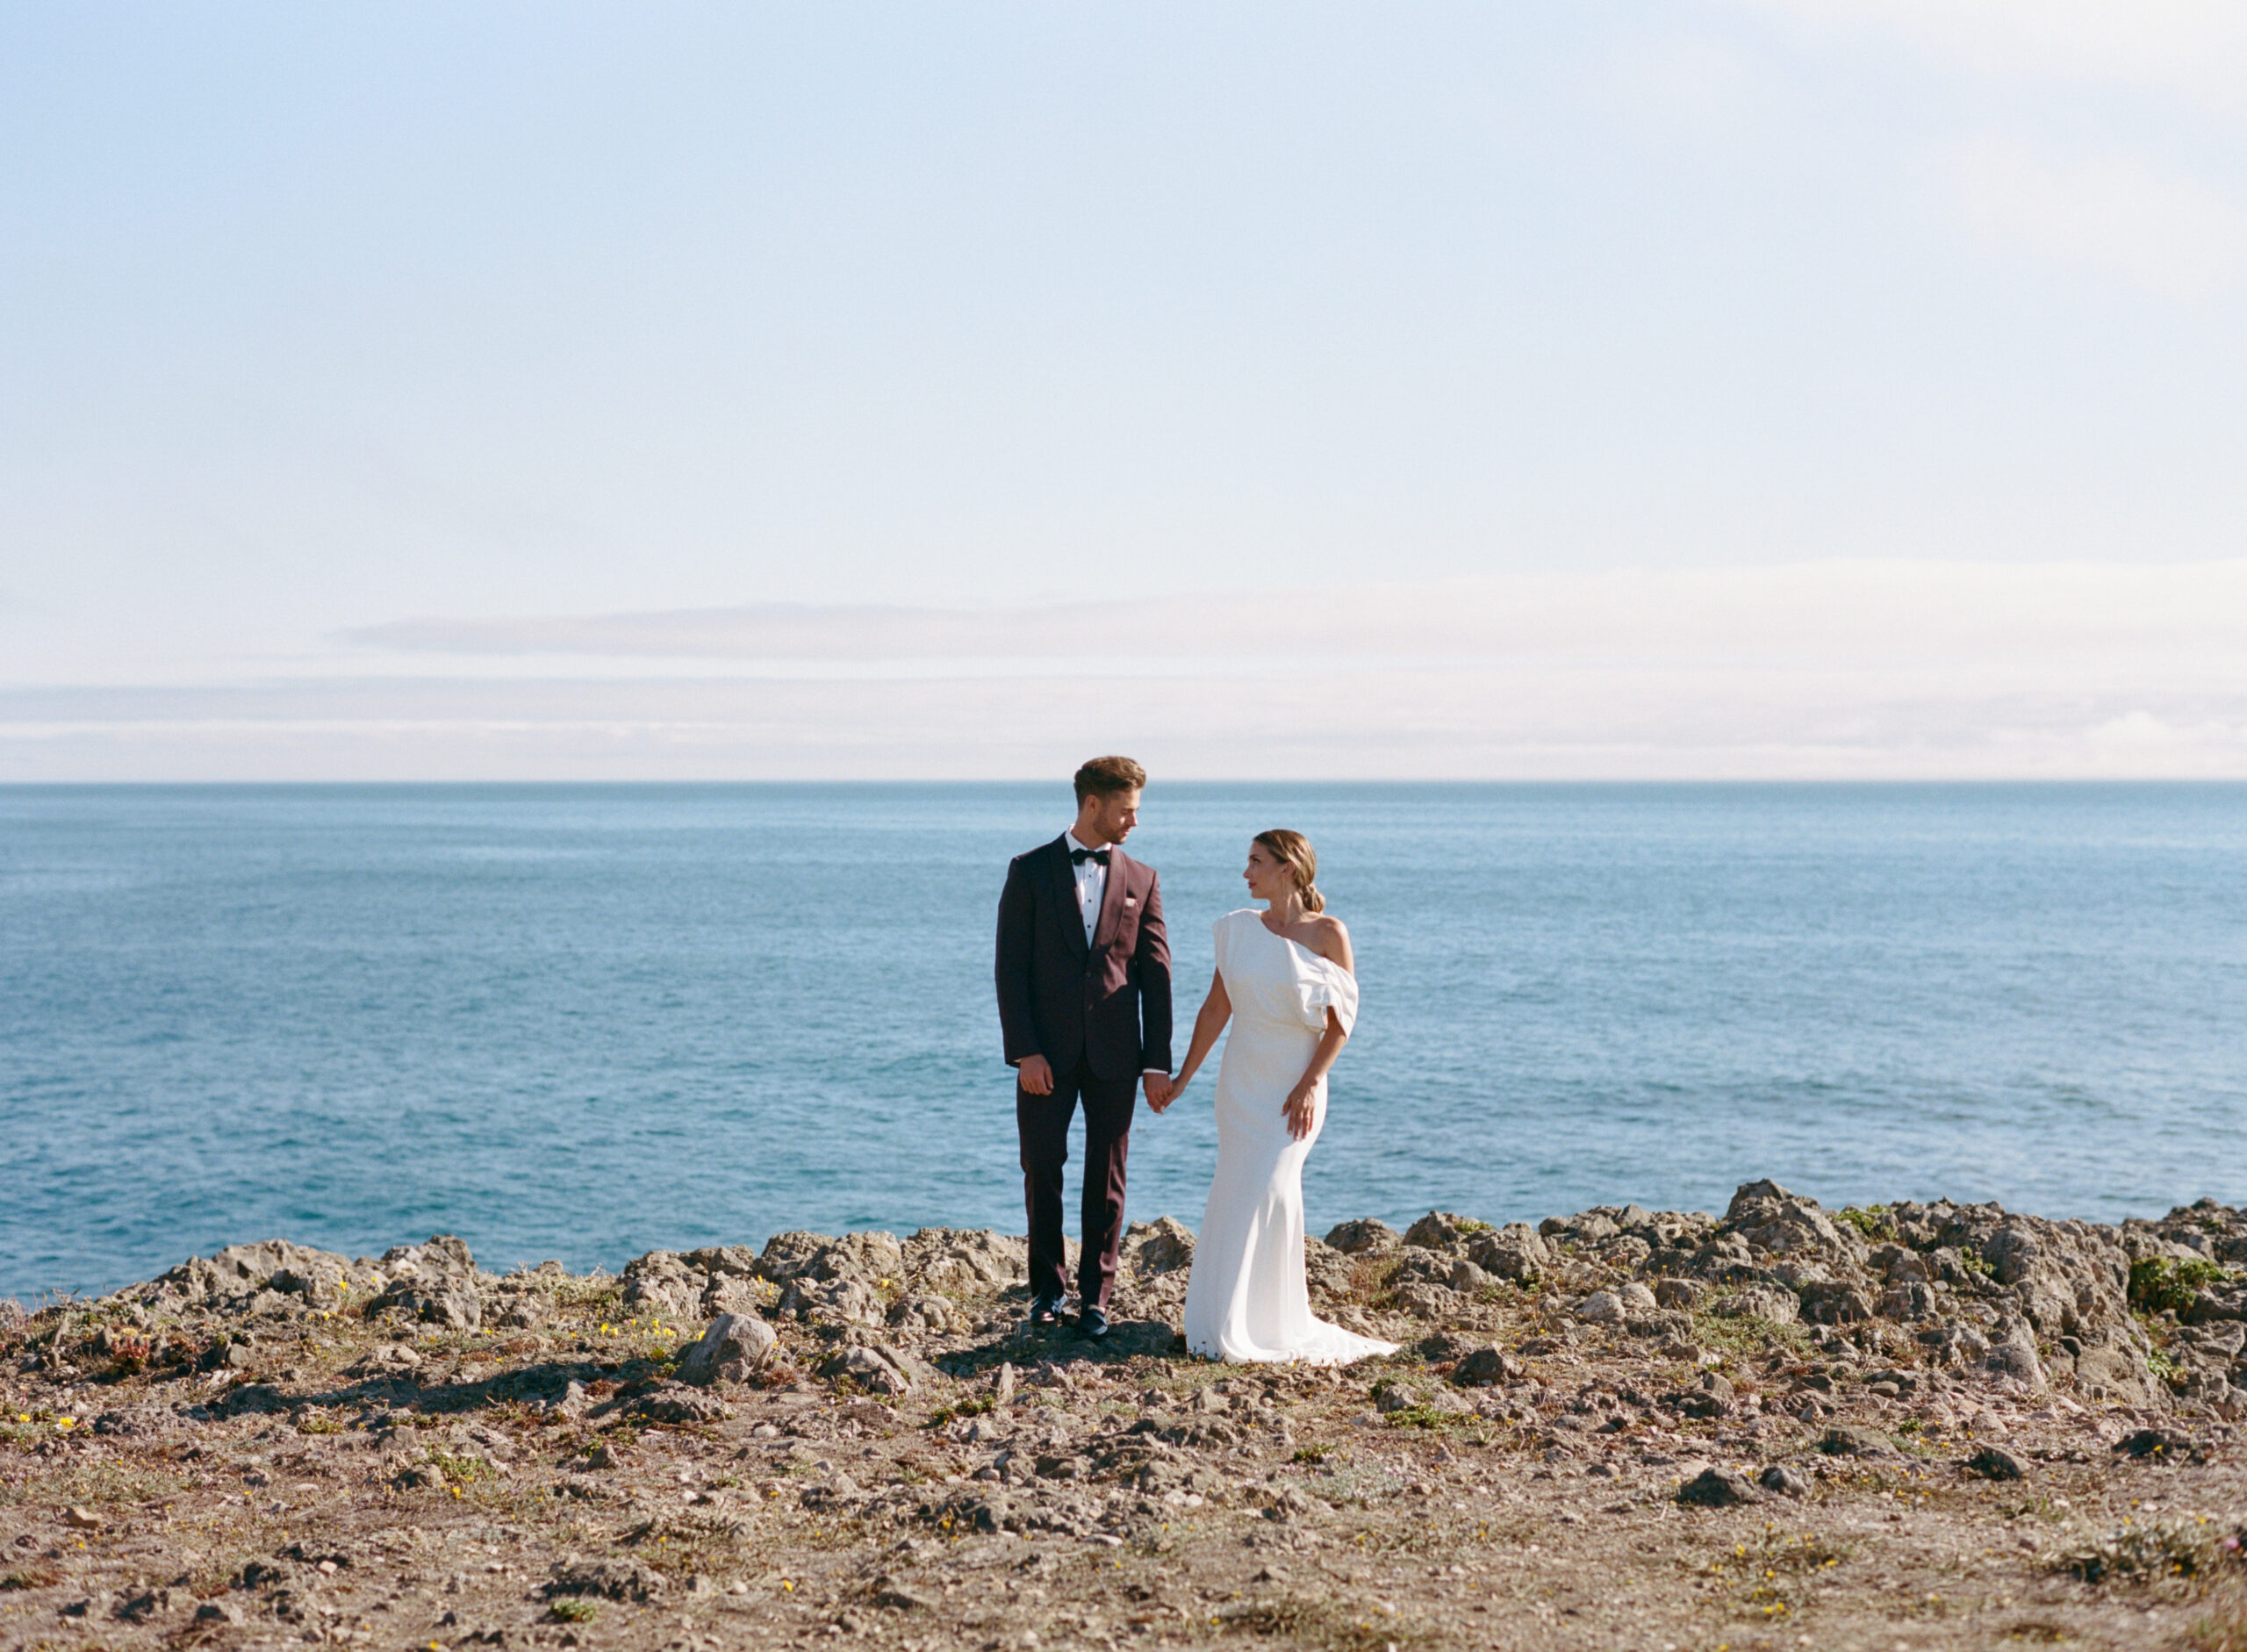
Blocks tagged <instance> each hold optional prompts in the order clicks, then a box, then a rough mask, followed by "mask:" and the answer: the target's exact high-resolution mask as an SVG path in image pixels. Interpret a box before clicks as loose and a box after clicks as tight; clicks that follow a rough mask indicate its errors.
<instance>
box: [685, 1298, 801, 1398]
mask: <svg viewBox="0 0 2247 1652" xmlns="http://www.w3.org/2000/svg"><path fill="white" fill-rule="evenodd" d="M779 1341H780V1339H779V1333H777V1332H775V1331H774V1330H773V1329H772V1326H771V1325H766V1324H765V1321H764V1320H762V1319H760V1318H757V1316H756V1315H754V1314H748V1313H721V1314H720V1315H719V1316H718V1317H717V1318H714V1319H713V1320H712V1321H710V1324H709V1326H708V1328H707V1330H705V1331H704V1332H702V1335H701V1337H700V1339H699V1340H697V1341H696V1342H695V1344H694V1346H693V1347H691V1348H689V1349H688V1350H687V1351H686V1358H684V1359H682V1360H681V1361H679V1362H678V1380H679V1381H680V1382H682V1383H693V1384H695V1385H696V1386H698V1387H700V1386H706V1385H707V1384H709V1383H739V1382H743V1381H746V1380H747V1378H748V1376H749V1374H750V1372H752V1371H754V1370H755V1369H757V1367H758V1366H760V1365H762V1364H764V1363H765V1361H766V1359H768V1358H769V1357H771V1355H772V1350H773V1349H774V1348H775V1347H778V1346H779Z"/></svg>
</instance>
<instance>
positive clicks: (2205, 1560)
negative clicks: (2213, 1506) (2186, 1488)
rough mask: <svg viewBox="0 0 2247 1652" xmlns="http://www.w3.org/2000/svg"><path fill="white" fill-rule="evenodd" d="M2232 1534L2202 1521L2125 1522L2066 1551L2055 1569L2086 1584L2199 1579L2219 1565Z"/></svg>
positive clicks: (2180, 1517) (2184, 1518)
mask: <svg viewBox="0 0 2247 1652" xmlns="http://www.w3.org/2000/svg"><path fill="white" fill-rule="evenodd" d="M2231 1535H2232V1533H2228V1532H2226V1531H2225V1530H2224V1529H2223V1528H2222V1527H2220V1526H2215V1525H2214V1524H2212V1523H2211V1522H2210V1521H2209V1520H2208V1518H2207V1517H2206V1516H2201V1517H2200V1518H2198V1519H2193V1518H2192V1517H2189V1516H2182V1515H2180V1516H2179V1517H2178V1518H2176V1519H2165V1520H2146V1521H2136V1520H2125V1521H2123V1522H2122V1524H2121V1525H2120V1526H2116V1527H2115V1528H2114V1530H2113V1531H2111V1532H2108V1533H2107V1534H2106V1535H2105V1536H2103V1537H2097V1538H2093V1539H2092V1540H2090V1541H2087V1542H2084V1543H2080V1544H2078V1545H2077V1546H2076V1547H2075V1548H2071V1549H2069V1550H2067V1551H2066V1552H2065V1553H2064V1554H2063V1555H2061V1556H2060V1557H2059V1560H2058V1562H2057V1566H2058V1569H2060V1570H2062V1571H2064V1572H2068V1573H2070V1574H2071V1575H2072V1576H2074V1577H2079V1578H2081V1579H2082V1580H2083V1581H2084V1582H2085V1583H2087V1584H2097V1583H2106V1582H2107V1581H2109V1580H2112V1579H2122V1578H2127V1579H2133V1580H2137V1581H2152V1580H2156V1579H2159V1578H2164V1577H2202V1576H2205V1575H2206V1574H2207V1573H2208V1572H2210V1571H2212V1570H2214V1569H2215V1567H2217V1566H2218V1565H2219V1564H2221V1563H2222V1560H2223V1558H2224V1556H2225V1555H2226V1554H2227V1553H2228V1552H2229V1551H2228V1550H2227V1549H2226V1548H2225V1547H2224V1543H2223V1540H2224V1539H2225V1538H2226V1537H2227V1536H2231Z"/></svg>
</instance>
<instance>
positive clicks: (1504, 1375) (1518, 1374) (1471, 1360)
mask: <svg viewBox="0 0 2247 1652" xmlns="http://www.w3.org/2000/svg"><path fill="white" fill-rule="evenodd" d="M1526 1374H1527V1373H1526V1368H1525V1367H1524V1366H1523V1365H1522V1363H1521V1361H1518V1360H1517V1359H1515V1358H1513V1357H1512V1356H1511V1354H1507V1353H1505V1352H1504V1350H1503V1349H1500V1348H1496V1347H1489V1348H1477V1349H1475V1352H1473V1353H1472V1354H1468V1356H1467V1357H1466V1358H1465V1359H1463V1360H1461V1361H1459V1363H1458V1364H1457V1365H1455V1366H1454V1367H1453V1368H1452V1372H1451V1380H1452V1381H1453V1382H1454V1383H1457V1384H1458V1385H1459V1386H1460V1387H1461V1388H1494V1387H1496V1386H1497V1385H1498V1384H1499V1383H1518V1382H1519V1381H1520V1380H1521V1379H1522V1377H1523V1376H1524V1375H1526Z"/></svg>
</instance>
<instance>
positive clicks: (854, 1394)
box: [0, 1182, 2247, 1652]
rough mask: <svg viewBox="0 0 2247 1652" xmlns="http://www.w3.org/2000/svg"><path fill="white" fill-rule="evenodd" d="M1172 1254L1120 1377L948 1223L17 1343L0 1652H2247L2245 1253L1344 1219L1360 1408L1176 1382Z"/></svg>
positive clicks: (1986, 1230)
mask: <svg viewBox="0 0 2247 1652" xmlns="http://www.w3.org/2000/svg"><path fill="white" fill-rule="evenodd" d="M1192 1251H1193V1239H1192V1237H1191V1235H1190V1234H1189V1233H1188V1232H1187V1231H1186V1230H1185V1229H1184V1228H1182V1227H1181V1226H1180V1225H1178V1224H1176V1223H1174V1222H1172V1221H1168V1220H1165V1221H1162V1222H1158V1223H1154V1224H1151V1225H1143V1226H1141V1227H1138V1228H1135V1229H1134V1230H1133V1231H1132V1234H1131V1241H1130V1245H1129V1248H1128V1253H1127V1258H1126V1271H1125V1278H1124V1281H1123V1288H1122V1291H1121V1296H1120V1299H1119V1301H1118V1303H1117V1304H1116V1307H1117V1310H1118V1318H1119V1319H1120V1321H1121V1323H1120V1324H1119V1326H1118V1328H1117V1331H1116V1335H1115V1336H1114V1337H1113V1338H1111V1339H1110V1340H1109V1341H1107V1342H1106V1343H1104V1344H1102V1345H1099V1346H1098V1347H1095V1346H1094V1345H1092V1344H1089V1343H1087V1342H1085V1341H1083V1340H1080V1339H1078V1338H1076V1337H1075V1336H1074V1335H1073V1334H1072V1333H1070V1332H1066V1331H1064V1332H1045V1333H1037V1332H1030V1331H1029V1330H1027V1329H1026V1328H1025V1327H1023V1325H1022V1324H1021V1323H1020V1318H1019V1316H1020V1314H1021V1312H1022V1310H1023V1300H1024V1294H1023V1289H1022V1286H1021V1279H1022V1274H1023V1246H1022V1242H1021V1241H1020V1240H1019V1239H1007V1238H1003V1237H1001V1236H998V1235H995V1234H992V1233H987V1232H951V1231H945V1230H929V1231H924V1232H919V1233H915V1235H913V1236H912V1237H911V1238H910V1239H905V1240H902V1241H900V1240H898V1239H895V1238H894V1237H892V1236H891V1235H888V1234H886V1233H856V1234H851V1235H850V1236H848V1237H846V1238H844V1239H830V1238H827V1237H823V1236H822V1235H818V1234H808V1233H787V1234H782V1235H780V1236H779V1237H778V1238H776V1239H773V1240H772V1242H771V1243H770V1244H768V1245H767V1246H765V1248H764V1250H763V1251H762V1253H754V1252H751V1251H750V1250H747V1249H745V1248H740V1247H734V1246H725V1247H719V1248H714V1249H709V1250H703V1251H695V1252H691V1253H686V1254H684V1255H679V1254H673V1253H669V1252H657V1253H652V1254H650V1255H648V1256H643V1257H642V1258H640V1259H639V1260H638V1261H635V1262H633V1263H632V1264H631V1265H630V1266H629V1267H628V1268H626V1269H625V1271H624V1273H623V1274H622V1275H619V1276H610V1275H592V1276H591V1277H585V1276H572V1275H569V1274H568V1273H566V1272H565V1271H564V1270H563V1269H562V1268H560V1267H559V1266H558V1265H556V1264H553V1263H549V1264H547V1265H545V1266H543V1267H542V1268H535V1269H532V1270H528V1271H525V1272H520V1273H515V1274H511V1275H506V1276H504V1277H495V1276H493V1275H489V1274H486V1273H483V1272H480V1271H478V1270H477V1268H476V1267H475V1264H474V1262H473V1261H472V1259H471V1258H470V1255H469V1253H468V1251H467V1248H466V1247H465V1246H463V1245H461V1244H460V1242H459V1241H458V1240H456V1239H446V1238H439V1239H431V1240H430V1241H428V1242H427V1244H424V1245H420V1246H405V1247H401V1248H399V1249H397V1250H393V1251H391V1252H390V1253H388V1254H387V1255H384V1256H383V1257H381V1258H379V1259H376V1258H366V1257H362V1258H358V1259H348V1258H345V1257H341V1256H336V1255H331V1254H327V1253H322V1252H318V1251H312V1250H307V1249H304V1248H301V1247H298V1246H292V1245H289V1244H286V1243H284V1242H281V1241H277V1240H276V1241H269V1242H267V1243H263V1244H259V1245H250V1246H235V1247H233V1248H232V1249H229V1250H227V1251H225V1252H222V1253H220V1254H219V1255H218V1256H216V1257H213V1258H211V1259H208V1260H201V1259H198V1260H196V1261H190V1262H188V1263H186V1264H184V1265H183V1266H182V1267H180V1268H175V1269H174V1270H173V1271H172V1272H171V1273H169V1274H167V1275H165V1276H164V1277H163V1278H162V1279H159V1280H156V1281H154V1282H150V1283H148V1284H145V1285H139V1286H135V1287H133V1288H131V1289H126V1290H122V1291H119V1292H118V1293H116V1294H115V1295H113V1296H107V1297H104V1298H102V1299H100V1300H98V1301H83V1300H81V1301H71V1302H62V1303H55V1304H48V1305H47V1306H45V1307H44V1308H42V1309H41V1310H40V1311H38V1312H36V1313H33V1314H30V1315H28V1316H22V1315H18V1314H14V1313H11V1312H10V1311H9V1310H8V1308H7V1307H6V1306H5V1305H0V1360H4V1365H0V1368H4V1369H5V1370H7V1371H8V1372H9V1373H11V1375H9V1376H8V1377H6V1379H5V1380H4V1387H0V1394H4V1400H5V1410H4V1419H0V1435H4V1449H0V1574H4V1575H0V1646H4V1647H17V1648H30V1647H39V1646H59V1647H68V1648H92V1647H118V1648H123V1647H128V1646H138V1645H150V1644H153V1643H157V1642H162V1643H163V1644H165V1645H167V1646H169V1647H174V1648H188V1647H209V1648H214V1649H216V1652H230V1649H231V1648H237V1647H246V1646H258V1645H269V1644H279V1643H284V1642H286V1643H297V1642H305V1641H310V1642H321V1641H332V1642H336V1643H339V1644H352V1645H359V1644H365V1645H373V1646H379V1647H384V1648H395V1649H396V1652H408V1649H414V1648H435V1649H436V1652H449V1649H450V1648H463V1647H476V1646H489V1647H523V1646H549V1647H556V1648H560V1647H588V1648H593V1647H610V1646H614V1647H616V1648H641V1647H646V1648H658V1647H660V1648H688V1649H693V1652H700V1649H701V1648H719V1647H722V1646H729V1645H736V1644H743V1645H757V1646H763V1645H767V1644H775V1643H792V1644H811V1645H819V1646H829V1645H832V1646H846V1645H847V1646H855V1645H860V1644H879V1645H882V1646H894V1647H895V1648H900V1649H901V1652H917V1649H918V1648H952V1647H962V1648H1032V1647H1036V1648H1056V1647H1064V1646H1070V1647H1094V1646H1116V1645H1137V1644H1142V1643H1146V1644H1165V1645H1197V1646H1198V1645H1217V1644H1221V1643H1242V1644H1247V1643H1253V1642H1258V1641H1268V1642H1271V1643H1273V1644H1276V1645H1286V1646H1308V1647H1347V1648H1369V1649H1373V1652H1387V1649H1390V1648H1393V1649H1394V1652H1406V1649H1407V1648H1439V1647H1450V1646H1460V1647H1468V1646H1473V1647H1485V1646H1497V1647H1514V1646H1519V1647H1537V1648H1546V1647H1552V1648H1577V1647H1582V1648H1602V1649H1603V1652H1608V1649H1612V1648H1648V1649H1652V1652H1670V1649H1672V1648H1676V1649H1678V1652H1683V1648H1696V1649H1700V1648H1722V1649H1727V1652H1728V1649H1730V1648H1742V1649H1745V1648H1794V1647H1819V1648H1838V1647H1865V1648H1879V1652H1890V1649H1891V1648H1939V1647H1992V1646H2004V1645H2011V1644H2016V1643H2027V1644H2064V1645H2079V1646H2085V1647H2116V1648H2121V1647H2129V1648H2143V1647H2164V1646H2171V1647H2189V1648H2200V1652H2247V1592H2243V1590H2247V1566H2243V1565H2242V1564H2241V1562H2240V1541H2241V1537H2242V1533H2243V1526H2247V1480H2243V1474H2242V1461H2241V1452H2240V1441H2239V1435H2238V1432H2237V1429H2236V1426H2235V1425H2236V1424H2238V1423H2240V1422H2243V1421H2247V1389H2243V1387H2242V1386H2241V1384H2242V1383H2247V1363H2243V1362H2242V1337H2243V1332H2247V1320H2243V1315H2247V1287H2243V1281H2247V1212H2243V1211H2241V1210H2228V1209H2223V1208H2220V1207H2217V1206H2215V1205H2212V1204H2205V1203H2204V1204H2201V1205H2195V1206H2193V1207H2190V1208H2187V1209H2183V1210H2175V1211H2172V1212H2171V1214H2170V1215H2169V1216H2167V1217H2164V1218H2163V1219H2162V1220H2160V1221H2157V1222H2131V1223H2128V1224H2125V1225H2122V1226H2121V1227H2119V1228H2116V1227H2107V1226H2099V1225H2092V1224H2087V1223H2082V1222H2057V1223H2056V1222H2050V1221H2045V1220H2042V1219H2040V1218H2035V1217H2020V1216H2013V1215H2008V1214H2007V1212H2005V1211H2004V1210H2000V1209H1999V1208H1997V1207H1996V1206H1993V1205H1951V1204H1935V1205H1908V1204H1899V1205H1895V1206H1892V1207H1875V1208H1871V1209H1867V1210H1855V1209H1851V1210H1840V1211H1827V1210H1821V1209H1820V1208H1819V1207H1818V1206H1817V1205H1816V1204H1814V1203H1811V1202H1810V1201H1808V1200H1805V1199H1801V1198H1798V1197H1796V1196H1792V1195H1790V1194H1788V1193H1787V1192H1786V1191H1785V1190H1784V1189H1780V1188H1777V1187H1776V1186H1774V1185H1772V1184H1771V1183H1769V1182H1757V1183H1753V1184H1750V1185H1749V1186H1748V1187H1745V1188H1742V1189H1741V1190H1740V1193H1739V1195H1738V1196H1737V1197H1735V1198H1734V1201H1733V1203H1732V1206H1731V1208H1730V1210H1728V1211H1727V1213H1726V1215H1725V1216H1724V1217H1721V1218H1719V1217H1712V1216H1706V1215H1698V1214H1678V1213H1675V1212H1648V1211H1646V1210H1640V1209H1638V1208H1637V1207H1635V1206H1631V1207H1626V1208H1623V1209H1602V1210H1590V1211H1585V1212H1583V1214H1581V1215H1578V1216H1575V1217H1565V1218H1555V1219H1554V1220H1551V1221H1547V1222H1546V1223H1544V1224H1543V1225H1541V1226H1540V1227H1539V1228H1536V1229H1531V1228H1529V1227H1527V1226H1525V1225H1511V1226H1507V1227H1497V1228H1494V1227H1491V1226H1489V1225H1484V1224H1482V1223H1478V1222H1474V1221H1470V1220H1467V1219H1465V1218H1461V1217H1453V1216H1448V1215H1444V1214H1440V1213H1439V1214H1432V1215H1431V1216H1429V1217H1426V1218H1425V1220H1423V1221H1421V1222H1418V1223H1416V1224H1415V1225H1413V1226H1412V1228H1411V1231H1410V1232H1406V1233H1404V1234H1402V1235H1399V1234H1397V1233H1396V1232H1392V1231H1391V1230H1389V1229H1388V1228H1386V1227H1383V1226H1382V1225H1381V1224H1379V1223H1377V1222H1353V1223H1347V1224H1345V1225H1343V1226H1341V1227H1339V1228H1337V1229H1336V1230H1335V1231H1334V1232H1332V1233H1331V1234H1330V1235H1328V1237H1327V1239H1326V1240H1325V1241H1323V1242H1322V1241H1317V1240H1314V1241H1312V1242H1311V1243H1310V1246H1309V1253H1310V1254H1309V1262H1310V1276H1311V1279H1312V1282H1313V1283H1312V1290H1313V1295H1314V1298H1315V1300H1316V1301H1317V1304H1318V1305H1319V1306H1320V1308H1321V1311H1323V1312H1325V1313H1326V1314H1328V1315H1329V1316H1330V1317H1332V1318H1338V1319H1339V1320H1341V1321H1342V1322H1344V1323H1346V1324H1348V1325H1353V1326H1354V1327H1357V1328H1359V1329H1361V1330H1365V1331H1368V1332H1373V1333H1375V1334H1378V1335H1381V1336H1383V1337H1385V1338H1387V1339H1389V1340H1396V1341H1400V1342H1403V1344H1404V1345H1405V1347H1404V1350H1403V1352H1402V1353H1400V1354H1397V1355H1396V1357H1395V1358H1393V1359H1390V1360H1388V1361H1374V1362H1369V1363H1368V1364H1364V1365H1360V1366H1356V1367H1353V1368H1349V1369H1347V1370H1346V1371H1340V1372H1334V1371H1321V1370H1307V1369H1298V1368H1226V1367H1220V1366H1210V1365H1207V1364H1204V1363H1202V1362H1200V1361H1195V1360H1193V1359H1190V1358H1188V1356H1187V1355H1186V1354H1185V1353H1184V1352H1183V1350H1182V1348H1181V1347H1179V1346H1178V1344H1177V1343H1176V1340H1175V1338H1174V1326H1175V1325H1176V1323H1177V1314H1178V1308H1179V1304H1180V1301H1181V1297H1182V1296H1183V1293H1184V1289H1185V1281H1186V1270H1187V1265H1188V1262H1189V1261H1191V1257H1192Z"/></svg>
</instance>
